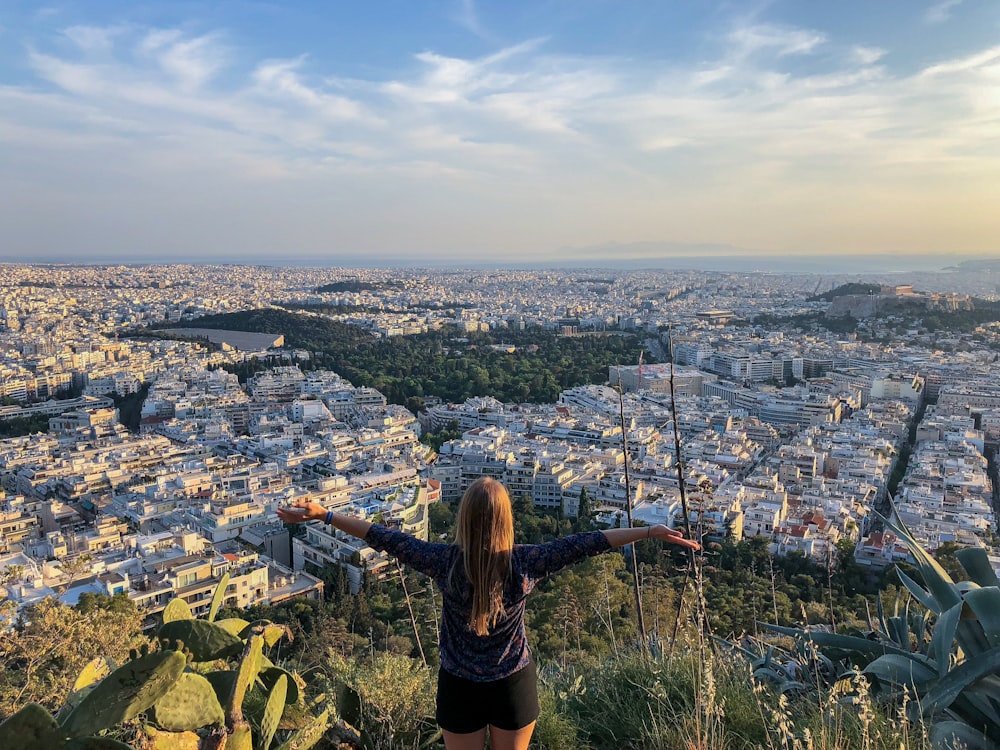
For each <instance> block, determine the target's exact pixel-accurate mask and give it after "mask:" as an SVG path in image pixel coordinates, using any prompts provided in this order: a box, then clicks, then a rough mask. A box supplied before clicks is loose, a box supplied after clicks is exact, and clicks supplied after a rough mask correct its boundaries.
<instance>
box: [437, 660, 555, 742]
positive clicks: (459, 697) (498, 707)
mask: <svg viewBox="0 0 1000 750" xmlns="http://www.w3.org/2000/svg"><path fill="white" fill-rule="evenodd" d="M435 717H436V718H437V723H438V725H439V726H440V727H441V728H442V729H444V730H447V731H449V732H454V733H455V734H468V733H470V732H478V731H479V730H480V729H482V728H483V727H485V726H487V725H489V726H493V727H496V728H497V729H507V730H511V731H513V730H516V729H523V728H524V727H526V726H528V725H529V724H530V723H531V722H533V721H534V720H535V719H537V718H538V675H537V673H536V672H535V661H534V659H532V660H530V661H529V662H528V664H527V666H525V667H524V668H522V669H519V670H518V671H517V672H514V674H512V675H508V676H507V677H504V678H502V679H500V680H495V681H494V682H472V681H471V680H466V679H463V678H462V677H456V676H455V675H453V674H450V673H448V672H445V671H444V670H443V669H439V670H438V689H437V713H436V715H435Z"/></svg>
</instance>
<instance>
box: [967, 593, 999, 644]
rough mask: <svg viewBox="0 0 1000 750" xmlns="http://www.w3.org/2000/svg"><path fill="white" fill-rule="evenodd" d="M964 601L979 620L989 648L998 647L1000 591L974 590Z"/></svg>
mask: <svg viewBox="0 0 1000 750" xmlns="http://www.w3.org/2000/svg"><path fill="white" fill-rule="evenodd" d="M964 599H965V603H966V604H968V605H969V608H970V609H971V610H972V612H973V613H974V614H975V616H976V619H977V620H979V624H980V625H981V626H982V628H983V634H984V635H985V636H986V640H987V642H989V644H990V646H991V647H996V646H1000V589H997V588H981V589H974V590H972V591H969V592H968V593H966V595H965V597H964Z"/></svg>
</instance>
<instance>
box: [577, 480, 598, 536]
mask: <svg viewBox="0 0 1000 750" xmlns="http://www.w3.org/2000/svg"><path fill="white" fill-rule="evenodd" d="M593 520H594V509H593V506H592V505H591V503H590V493H589V492H587V488H586V487H581V488H580V504H579V505H578V506H577V511H576V521H577V525H578V526H579V528H581V529H589V528H590V524H591V522H592V521H593Z"/></svg>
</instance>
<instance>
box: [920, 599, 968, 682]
mask: <svg viewBox="0 0 1000 750" xmlns="http://www.w3.org/2000/svg"><path fill="white" fill-rule="evenodd" d="M963 606H964V605H962V604H956V605H955V606H954V607H951V608H950V609H947V610H945V611H944V612H942V613H941V615H940V616H939V617H938V619H937V622H936V623H934V633H933V635H932V636H931V643H930V647H929V648H928V650H927V655H928V656H930V657H931V658H932V659H934V660H935V661H936V662H937V669H938V674H945V673H946V672H947V671H948V667H949V665H950V664H951V654H952V644H953V643H954V641H955V631H956V629H957V628H958V621H959V618H960V617H961V616H962V607H963Z"/></svg>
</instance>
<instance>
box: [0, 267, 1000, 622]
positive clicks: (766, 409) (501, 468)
mask: <svg viewBox="0 0 1000 750" xmlns="http://www.w3.org/2000/svg"><path fill="white" fill-rule="evenodd" d="M992 273H993V272H986V273H983V272H982V271H981V270H977V271H976V272H975V273H973V274H969V276H968V277H967V278H968V280H967V281H963V277H962V276H961V274H955V273H944V274H940V275H939V276H938V277H937V278H936V279H934V280H932V277H931V276H930V275H928V276H926V277H924V281H925V283H927V284H928V285H929V286H931V287H933V289H934V291H925V290H921V289H919V288H914V286H913V285H912V284H900V283H896V284H893V283H871V284H868V285H867V287H866V288H865V289H864V290H863V292H861V293H859V290H858V289H854V288H852V287H851V284H852V283H853V284H855V285H857V282H850V281H849V280H848V279H849V277H848V276H846V275H845V276H843V277H842V278H838V277H830V276H812V275H787V276H783V275H780V274H763V273H759V274H749V275H748V274H730V273H721V272H695V271H688V272H672V271H621V272H616V271H610V270H608V269H602V270H601V271H586V270H581V271H574V272H568V271H508V270H505V271H495V272H488V271H460V270H452V271H426V270H424V271H421V270H412V271H406V270H401V269H390V270H386V269H383V270H357V269H351V270H348V269H307V268H281V267H262V266H258V267H249V266H207V267H192V266H124V265H122V266H99V267H87V266H72V267H71V266H31V265H5V266H3V267H2V271H0V285H2V289H3V295H2V297H3V299H4V305H3V309H2V310H0V324H2V326H3V335H2V344H3V349H2V352H3V354H2V357H3V358H2V368H3V369H2V370H0V396H2V397H3V399H4V404H5V405H4V406H3V407H0V419H2V420H3V424H5V425H6V426H7V427H8V432H7V433H6V434H8V435H11V431H12V429H13V428H15V427H16V428H17V429H18V431H20V432H23V433H24V434H16V435H11V436H9V437H5V438H4V439H3V440H2V441H0V457H2V459H0V481H2V487H3V493H4V497H3V504H2V515H0V530H2V536H0V540H2V541H0V544H2V547H0V554H2V557H0V569H2V570H3V571H4V597H5V605H6V606H7V607H8V610H7V614H6V616H7V617H8V618H9V617H13V616H15V615H16V613H17V612H18V611H20V610H22V609H23V608H25V607H30V606H31V605H33V604H36V603H37V602H38V601H40V600H41V599H43V598H45V597H49V596H58V597H59V598H60V599H61V600H62V601H65V602H69V603H73V602H75V601H77V600H78V599H79V597H80V595H81V594H83V593H87V592H89V593H98V594H104V595H108V596H113V595H115V594H123V595H125V596H127V597H128V598H129V599H130V600H132V601H133V602H134V603H135V605H136V606H137V607H138V608H139V610H140V611H141V612H142V613H143V615H144V617H145V618H146V620H147V622H148V623H149V624H151V625H152V624H153V623H155V622H156V618H157V616H158V615H159V614H160V613H161V612H162V610H163V608H164V607H165V606H166V604H167V603H168V602H169V601H170V600H171V598H173V597H175V596H180V597H182V598H183V599H184V600H185V601H186V602H187V603H188V604H189V605H190V606H191V609H192V611H193V612H194V613H196V614H197V613H204V612H205V611H207V608H208V606H209V604H210V600H211V592H212V590H213V588H214V586H215V584H216V583H217V582H218V581H219V580H220V578H221V577H222V575H223V574H225V573H227V572H228V573H229V575H230V578H229V581H230V583H229V588H228V590H227V597H226V603H227V604H231V605H233V606H240V607H243V606H248V605H253V604H261V603H265V604H273V603H279V602H282V601H284V600H286V599H288V598H291V597H297V596H303V597H321V596H322V592H323V582H322V581H321V580H320V579H319V578H318V577H317V576H316V573H317V571H318V570H320V569H323V568H324V567H326V566H340V567H342V568H343V570H344V571H345V573H346V575H347V578H348V580H349V581H350V586H351V588H352V590H354V591H357V589H358V588H359V587H360V586H361V583H362V580H363V578H364V576H374V577H380V576H381V577H384V576H394V575H395V567H394V566H392V565H390V559H389V558H388V557H387V556H386V555H384V554H380V553H377V552H375V551H374V550H372V549H370V548H367V547H366V546H365V545H364V544H363V542H361V541H359V540H357V539H355V538H353V537H350V536H348V535H344V534H337V533H334V532H333V531H332V530H330V529H329V528H327V527H325V526H323V525H322V524H310V525H308V526H307V527H306V529H305V532H304V534H302V535H296V536H293V537H289V534H288V530H287V528H285V527H284V526H283V524H281V523H280V522H279V521H278V520H277V517H276V514H275V511H276V509H277V508H278V507H280V506H282V505H289V504H291V503H294V502H295V501H297V500H303V499H308V500H312V501H315V502H320V503H322V504H324V505H325V506H327V507H330V508H336V509H340V510H343V511H344V512H349V513H352V514H355V515H358V516H360V517H363V518H367V519H381V520H383V521H384V522H387V523H391V524H397V525H398V526H399V527H400V528H402V529H404V530H406V531H408V532H410V533H413V534H415V535H417V536H419V537H421V538H425V539H426V538H428V536H429V535H430V524H429V518H430V513H429V508H430V507H431V506H433V505H434V504H435V503H454V502H456V501H457V500H458V498H459V497H460V496H461V495H462V493H463V492H464V490H465V489H466V488H467V487H468V485H469V484H470V483H471V482H472V481H473V480H475V479H476V478H478V477H480V476H483V475H488V476H492V477H495V478H497V479H500V480H501V481H503V482H504V484H505V485H507V487H508V488H509V489H510V492H511V494H512V496H513V497H518V498H526V499H528V500H530V502H531V504H532V505H533V506H534V507H535V508H536V509H538V510H541V511H547V512H553V513H555V514H557V515H558V516H560V517H576V516H577V514H578V512H579V505H580V498H581V494H582V493H583V494H585V495H586V496H587V498H588V504H589V507H590V508H592V509H593V512H594V513H595V515H596V518H597V520H599V521H601V522H604V523H605V524H609V525H612V526H615V525H621V524H622V523H623V514H624V513H625V511H626V510H627V511H630V513H631V516H632V518H634V519H636V520H638V521H639V522H644V523H650V524H654V523H663V524H666V525H668V526H671V527H675V528H680V527H682V526H683V524H684V523H685V519H684V517H683V513H682V510H681V503H680V494H681V488H680V486H679V482H680V481H681V480H683V483H684V487H683V489H684V490H685V491H686V493H687V495H688V498H689V501H690V508H689V518H688V519H687V520H688V521H689V522H691V523H692V525H693V527H694V528H696V529H697V533H698V534H699V535H700V536H701V537H702V538H703V539H705V540H716V541H722V540H725V539H730V540H739V539H743V538H750V537H761V538H763V539H765V540H766V541H767V547H768V549H769V550H770V551H771V552H772V553H773V554H776V555H788V554H791V553H798V554H802V555H804V556H806V557H808V558H810V559H812V560H814V561H816V562H817V563H819V564H822V565H825V566H831V565H835V564H837V561H838V559H839V557H841V556H844V555H853V557H854V559H855V561H856V562H857V563H859V564H862V565H864V566H870V567H872V568H875V569H882V568H885V567H887V566H889V565H891V564H893V563H895V562H898V561H905V560H907V559H908V556H909V552H908V550H907V548H906V546H905V545H904V544H903V543H902V542H901V541H900V540H899V539H897V538H896V537H895V536H894V535H893V534H892V533H890V532H888V531H886V530H884V529H882V527H881V525H880V524H879V523H878V522H877V521H876V512H881V513H883V514H885V513H888V512H889V506H888V498H889V495H890V493H891V494H892V499H893V502H894V509H895V510H894V512H895V513H896V514H897V517H898V519H899V520H901V521H903V522H904V523H905V524H906V525H907V527H908V528H909V529H910V531H911V532H912V533H913V535H914V536H915V537H916V538H917V539H918V540H919V541H920V542H921V543H922V544H924V545H926V546H927V548H928V549H931V550H936V549H939V548H941V547H943V546H947V545H959V546H979V547H982V548H984V549H985V550H987V551H988V553H989V555H990V559H991V561H992V562H993V564H994V567H998V566H1000V557H998V550H997V546H996V545H997V536H996V516H995V507H996V487H997V482H996V468H995V461H994V457H995V450H996V445H997V441H998V439H1000V386H998V385H997V383H996V378H995V373H996V367H997V365H996V360H997V357H998V354H1000V322H996V321H993V322H984V323H973V324H971V325H969V326H967V327H966V329H965V330H960V329H958V328H956V329H954V330H951V331H947V332H945V331H942V330H928V328H927V323H928V320H929V319H930V317H931V316H932V315H938V316H941V315H945V316H948V315H953V316H954V315H961V313H963V312H970V311H972V310H974V308H975V306H976V302H978V304H979V305H980V308H982V306H983V305H984V304H989V300H990V298H989V297H978V296H972V295H969V294H967V293H965V292H964V291H963V292H956V291H942V290H944V289H945V288H946V286H947V284H948V283H951V284H952V285H953V286H954V285H960V286H961V287H962V288H963V289H965V288H968V285H970V284H971V285H973V286H974V287H975V288H974V289H972V291H975V292H979V293H980V294H984V293H985V292H984V290H985V288H986V287H988V286H990V285H992V290H993V293H992V295H991V297H992V300H996V299H997V288H998V287H997V285H996V282H995V279H996V277H995V276H991V274H992ZM991 278H992V279H993V280H992V281H991ZM842 282H843V283H842ZM845 291H846V292H854V293H844V292H845ZM973 300H976V302H974V301H973ZM266 309H271V310H278V311H281V312H283V313H286V314H290V315H291V314H294V315H296V316H299V317H300V318H302V319H304V320H305V321H306V326H307V327H308V325H309V323H308V321H309V320H310V319H316V318H322V319H324V320H333V321H338V322H340V323H346V324H347V325H349V326H351V327H354V328H355V329H356V330H358V331H360V332H364V335H366V336H367V337H370V338H371V339H372V340H379V341H384V342H387V343H388V344H390V345H391V343H392V342H394V341H397V342H398V341H403V340H405V339H406V338H408V337H420V336H427V335H428V334H429V332H438V333H443V334H444V337H445V340H446V341H447V342H449V346H452V347H454V349H455V350H456V351H459V350H462V349H463V348H465V347H468V346H470V344H469V337H470V336H474V335H476V334H480V333H486V332H489V333H490V334H492V336H493V337H494V338H495V339H496V340H497V341H498V342H499V343H495V344H492V345H491V346H492V348H493V349H494V350H495V352H496V353H498V354H499V355H502V356H506V357H510V358H516V357H519V356H526V352H525V350H529V349H530V348H531V347H526V346H524V345H523V344H521V343H518V342H519V341H520V340H521V339H519V336H523V335H524V333H525V332H530V331H532V330H539V331H548V332H551V333H552V334H554V335H556V336H557V337H559V338H562V339H566V340H573V339H593V338H595V337H596V338H598V339H604V340H614V339H620V338H621V337H629V338H634V339H635V340H636V341H637V342H638V343H639V348H640V349H641V350H642V354H641V355H640V356H639V357H637V358H636V359H635V360H634V361H627V362H623V361H619V362H615V363H614V364H613V365H610V366H609V367H608V368H607V371H606V372H605V373H602V377H601V378H599V379H597V380H596V381H595V382H591V383H584V384H580V385H574V386H573V387H566V388H561V389H559V390H558V397H557V398H555V399H553V400H552V401H551V402H548V403H544V402H539V401H538V399H537V397H532V394H531V392H530V389H529V390H528V391H527V395H528V396H529V397H528V398H524V399H522V400H521V401H519V402H511V401H507V402H504V401H501V400H498V399H497V398H496V397H495V394H493V393H490V392H474V393H471V394H470V395H469V396H468V397H467V398H465V399H464V400H462V401H460V402H449V401H448V400H446V399H444V398H442V397H441V396H439V395H437V394H435V393H433V392H431V391H430V390H425V386H423V385H420V384H415V385H417V387H418V389H419V398H416V399H414V398H413V396H414V395H415V394H416V391H414V394H409V397H408V398H403V396H407V394H406V393H402V394H399V395H398V398H397V400H398V401H399V403H392V402H390V401H389V400H388V399H387V398H386V395H385V394H383V393H381V392H379V390H377V389H376V388H374V387H371V386H370V385H366V384H361V383H352V382H350V381H349V380H348V379H346V378H345V377H344V375H343V374H342V373H338V372H334V371H331V370H328V369H323V368H321V367H318V366H317V365H316V362H315V361H314V360H316V359H317V357H319V356H320V354H321V353H320V352H315V351H307V350H303V349H297V348H295V347H294V346H291V345H288V344H287V343H286V336H287V335H288V334H289V333H290V332H275V331H269V332H265V331H257V332H253V331H246V330H239V331H237V330H225V329H217V328H215V327H214V326H212V327H209V328H205V327H202V326H198V325H197V321H198V320H200V319H202V318H205V316H219V315H223V316H225V315H231V316H232V315H237V316H238V314H239V313H241V312H245V311H251V310H253V311H260V310H266ZM316 310H323V312H316ZM288 311H296V312H294V313H289V312H288ZM817 314H818V315H819V316H821V318H822V319H823V320H827V321H837V320H840V321H844V320H849V321H852V322H853V323H855V324H856V330H855V331H853V332H850V333H847V332H844V331H838V330H828V329H826V328H823V327H821V326H818V325H816V323H815V322H814V321H815V320H817V319H819V318H816V317H815V316H817ZM810 316H813V317H810ZM987 317H989V316H988V315H987ZM211 319H213V318H210V320H211ZM251 320H252V318H251ZM803 321H811V322H803ZM185 324H190V325H195V326H196V327H195V328H190V327H185ZM251 327H252V326H251ZM834 327H836V326H834ZM140 334H141V335H140ZM158 334H159V335H158ZM505 336H506V337H507V338H508V339H509V342H505V340H504V339H505ZM534 348H536V349H537V346H535V347H534ZM668 351H669V352H672V354H673V364H668V362H669V353H668ZM249 363H252V364H253V365H254V366H253V368H252V369H244V373H246V375H245V377H244V378H243V379H242V381H241V379H240V378H239V377H238V376H237V374H236V373H237V372H239V371H240V370H239V368H240V367H241V366H242V367H244V368H246V366H247V365H248V364H249ZM671 386H672V387H671ZM469 387H470V388H471V389H472V391H475V390H476V387H477V386H476V385H475V384H474V383H472V384H470V385H469ZM671 391H673V392H671ZM137 396H141V401H140V402H138V403H136V397H137ZM129 399H131V401H132V405H131V407H129V408H130V409H131V412H132V417H131V424H130V425H126V424H125V422H126V421H128V420H126V419H124V418H123V414H122V411H121V410H120V409H119V408H118V407H117V406H116V404H125V402H126V400H129ZM407 405H408V406H409V407H410V408H407ZM123 408H124V406H123ZM675 420H676V422H677V428H678V434H679V437H680V449H681V450H680V455H679V456H678V455H677V452H676V450H675V444H674V441H673V428H674V421H675ZM422 436H424V437H425V440H426V437H428V436H439V439H438V441H437V443H436V446H437V447H436V450H435V449H433V448H431V447H430V445H431V444H430V443H429V442H426V441H425V442H421V437H422ZM443 438H447V439H443ZM678 461H679V462H680V466H679V467H678ZM626 473H627V475H626Z"/></svg>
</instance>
